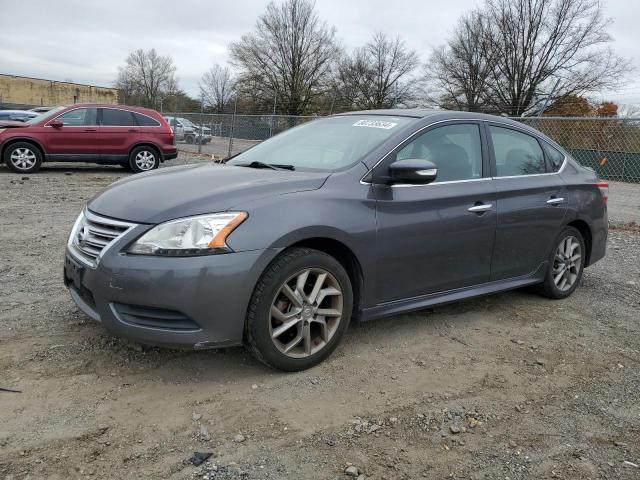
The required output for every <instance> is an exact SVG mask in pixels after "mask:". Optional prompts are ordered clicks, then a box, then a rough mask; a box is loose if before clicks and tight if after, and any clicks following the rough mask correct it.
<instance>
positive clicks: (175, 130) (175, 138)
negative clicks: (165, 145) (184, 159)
mask: <svg viewBox="0 0 640 480" xmlns="http://www.w3.org/2000/svg"><path fill="white" fill-rule="evenodd" d="M176 115H177V114H176V113H175V112H174V113H173V144H174V145H177V144H178V117H177V116H176Z"/></svg>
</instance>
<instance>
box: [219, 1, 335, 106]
mask: <svg viewBox="0 0 640 480" xmlns="http://www.w3.org/2000/svg"><path fill="white" fill-rule="evenodd" d="M229 51H230V54H231V62H232V64H233V65H235V66H237V67H238V68H239V69H240V70H241V76H240V80H241V81H242V80H244V79H250V80H251V81H256V79H259V81H261V82H262V83H263V84H265V85H267V86H268V87H269V89H270V90H271V91H272V92H275V95H276V96H277V99H278V105H282V106H283V107H282V109H283V110H284V111H285V112H286V113H287V114H289V115H300V114H302V113H304V112H305V109H306V108H307V107H308V106H309V104H310V103H311V102H312V100H313V99H314V97H316V96H317V95H319V94H320V93H321V92H322V90H323V87H324V84H325V82H326V81H327V80H328V77H329V73H330V71H331V69H332V67H333V65H334V63H335V60H336V58H337V56H338V54H339V52H340V48H339V46H338V45H337V43H336V40H335V29H334V28H332V27H329V26H328V25H327V24H326V23H325V22H321V21H320V20H319V18H318V15H317V13H316V12H315V4H314V2H313V1H311V0H284V1H283V2H282V3H281V4H276V3H273V2H271V3H269V5H268V6H267V11H266V12H265V13H264V14H263V15H261V16H260V17H259V18H258V21H257V23H256V27H255V30H254V32H252V33H248V34H246V35H243V36H242V38H241V39H240V41H238V42H235V43H232V44H231V45H230V47H229Z"/></svg>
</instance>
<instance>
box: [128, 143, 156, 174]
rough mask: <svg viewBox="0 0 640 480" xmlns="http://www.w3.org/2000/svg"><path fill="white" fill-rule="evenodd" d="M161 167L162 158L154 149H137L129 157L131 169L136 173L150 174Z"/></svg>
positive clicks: (143, 147) (145, 147)
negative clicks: (149, 172)
mask: <svg viewBox="0 0 640 480" xmlns="http://www.w3.org/2000/svg"><path fill="white" fill-rule="evenodd" d="M159 166H160V158H159V156H158V153H157V152H156V151H155V150H154V149H153V148H150V147H147V146H142V147H137V148H134V149H133V151H132V152H131V154H130V155H129V168H131V170H132V171H133V172H135V173H140V172H148V171H151V170H153V169H155V168H158V167H159Z"/></svg>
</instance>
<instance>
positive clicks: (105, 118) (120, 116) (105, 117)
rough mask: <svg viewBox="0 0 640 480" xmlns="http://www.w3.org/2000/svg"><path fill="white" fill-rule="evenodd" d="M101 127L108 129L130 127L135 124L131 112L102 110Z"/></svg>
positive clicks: (112, 109)
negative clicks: (107, 127)
mask: <svg viewBox="0 0 640 480" xmlns="http://www.w3.org/2000/svg"><path fill="white" fill-rule="evenodd" d="M102 125H106V126H109V127H132V126H134V125H135V123H134V121H133V115H132V114H131V112H128V111H126V110H118V109H115V108H103V109H102Z"/></svg>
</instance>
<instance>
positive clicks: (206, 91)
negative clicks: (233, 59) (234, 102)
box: [200, 64, 234, 113]
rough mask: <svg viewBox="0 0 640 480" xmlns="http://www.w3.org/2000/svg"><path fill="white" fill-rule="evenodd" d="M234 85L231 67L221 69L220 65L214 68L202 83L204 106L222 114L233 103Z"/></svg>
mask: <svg viewBox="0 0 640 480" xmlns="http://www.w3.org/2000/svg"><path fill="white" fill-rule="evenodd" d="M233 83H234V79H233V75H232V74H231V70H229V67H221V66H220V65H218V64H215V65H214V66H212V67H211V68H210V69H209V70H208V71H207V72H205V74H204V75H203V76H202V80H201V81H200V93H201V96H202V100H203V102H204V104H205V105H206V106H209V107H212V108H214V109H215V110H216V111H217V112H218V113H220V112H222V111H223V110H224V109H225V107H226V106H227V105H228V104H229V102H230V101H231V97H232V95H233Z"/></svg>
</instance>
